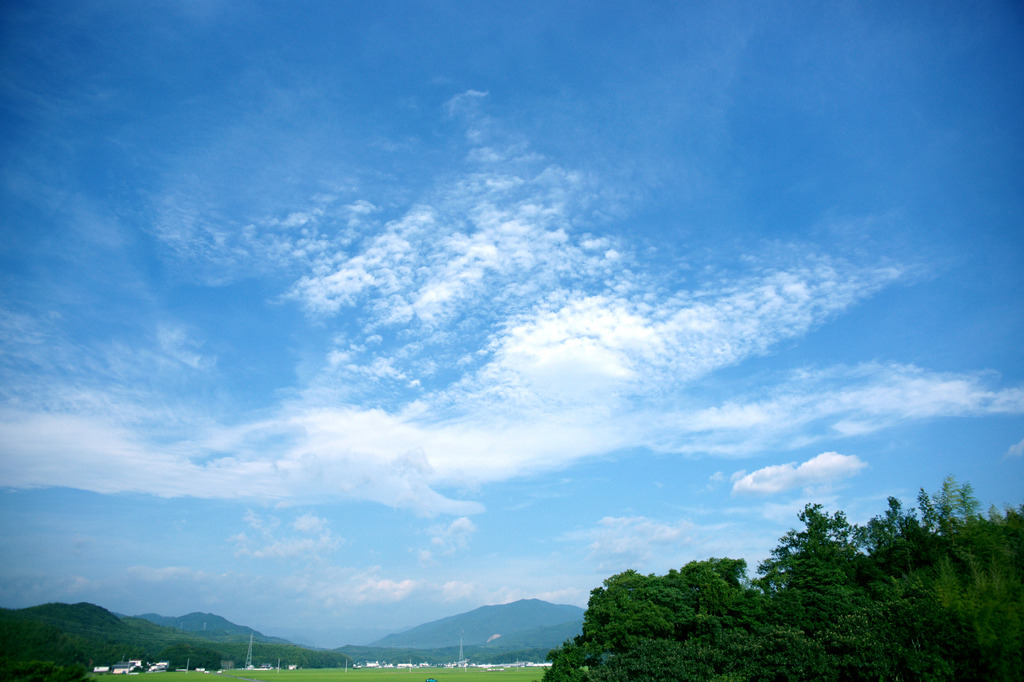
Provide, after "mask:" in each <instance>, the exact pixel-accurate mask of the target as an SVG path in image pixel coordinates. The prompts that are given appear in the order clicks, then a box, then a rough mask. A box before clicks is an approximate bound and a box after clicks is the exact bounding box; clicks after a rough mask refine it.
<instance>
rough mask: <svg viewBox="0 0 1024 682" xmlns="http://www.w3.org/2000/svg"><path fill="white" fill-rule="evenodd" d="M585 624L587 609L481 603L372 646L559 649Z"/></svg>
mask: <svg viewBox="0 0 1024 682" xmlns="http://www.w3.org/2000/svg"><path fill="white" fill-rule="evenodd" d="M582 627H583V609H581V608H580V607H578V606H569V605H567V604H550V603H548V602H545V601H541V600H539V599H521V600H519V601H516V602H512V603H510V604H500V605H496V606H481V607H480V608H478V609H475V610H473V611H469V612H467V613H462V614H459V615H456V616H450V617H448V618H442V619H440V620H435V621H432V622H429V623H424V624H423V625H419V626H417V627H414V628H412V629H410V630H406V631H404V632H401V633H397V634H393V635H388V636H387V637H384V638H382V639H380V640H378V641H376V642H374V643H373V644H371V645H370V646H373V647H382V648H403V649H441V648H445V647H454V646H458V645H460V644H463V645H473V646H487V645H490V646H493V647H500V648H538V647H540V648H542V647H548V648H555V647H557V646H559V645H561V644H562V642H564V641H565V640H566V639H567V638H568V637H572V636H573V635H575V634H578V633H579V632H580V630H581V629H582Z"/></svg>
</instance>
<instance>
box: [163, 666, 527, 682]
mask: <svg viewBox="0 0 1024 682" xmlns="http://www.w3.org/2000/svg"><path fill="white" fill-rule="evenodd" d="M544 670H545V668H508V669H505V670H498V669H494V670H486V669H483V668H460V669H453V668H414V669H412V670H411V671H410V670H409V669H402V670H391V669H388V670H381V669H366V668H361V669H358V670H356V669H349V670H347V671H346V670H345V669H344V668H321V669H309V670H282V671H280V672H278V671H277V670H231V671H226V672H224V673H223V674H222V675H220V676H215V675H212V674H207V675H206V677H205V678H204V679H199V678H198V677H197V676H199V675H203V674H204V673H197V672H190V673H161V674H160V676H159V680H160V681H161V682H171V680H169V679H168V678H172V679H173V680H174V682H217V681H218V680H220V681H221V682H231V680H230V679H227V678H234V679H236V680H259V681H260V682H424V680H426V679H427V678H431V677H432V678H434V679H435V680H437V682H487V680H492V681H493V682H540V679H541V678H542V677H543V676H544ZM186 675H187V677H186Z"/></svg>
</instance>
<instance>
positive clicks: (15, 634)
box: [0, 603, 349, 669]
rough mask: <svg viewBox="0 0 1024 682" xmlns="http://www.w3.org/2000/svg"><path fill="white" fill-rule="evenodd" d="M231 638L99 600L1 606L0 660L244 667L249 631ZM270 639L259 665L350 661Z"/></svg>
mask: <svg viewBox="0 0 1024 682" xmlns="http://www.w3.org/2000/svg"><path fill="white" fill-rule="evenodd" d="M225 622H227V621H225ZM236 627H240V626H236ZM246 632H247V633H248V632H251V630H248V629H247V631H246ZM230 639H231V640H232V641H224V640H223V639H217V638H210V637H204V636H202V634H201V633H195V632H185V631H182V630H179V629H177V628H171V627H165V626H161V625H157V624H155V623H152V622H150V621H148V620H146V619H143V618H132V617H127V616H126V617H118V616H116V615H115V614H113V613H111V612H110V611H107V610H106V609H104V608H102V607H99V606H96V605H94V604H86V603H81V604H43V605H40V606H33V607H30V608H26V609H0V663H3V664H4V665H8V664H10V663H18V662H27V661H49V662H52V663H55V664H57V665H59V666H71V665H82V666H87V667H91V666H97V665H112V664H113V663H116V662H118V661H122V660H128V659H142V660H143V661H148V662H156V661H168V662H169V663H170V665H171V667H172V668H183V667H185V665H186V663H189V664H190V665H191V667H193V668H195V667H201V668H202V667H205V668H208V669H218V668H221V667H222V666H226V665H231V664H235V665H239V666H240V665H242V664H244V662H245V658H246V654H247V653H248V646H249V636H248V634H245V635H244V636H243V635H242V634H240V633H239V634H235V635H232V636H231V638H230ZM267 639H268V638H264V639H263V641H259V642H258V644H257V645H255V646H254V647H253V663H254V664H256V665H260V664H262V663H268V664H274V665H276V664H277V662H278V659H280V661H281V664H282V665H285V664H295V665H299V666H302V667H304V668H329V667H340V666H344V665H345V664H346V662H347V661H348V660H349V659H348V657H347V656H345V655H344V654H342V653H340V652H337V651H314V650H310V649H306V648H304V647H300V646H297V645H295V644H289V643H283V640H278V641H267Z"/></svg>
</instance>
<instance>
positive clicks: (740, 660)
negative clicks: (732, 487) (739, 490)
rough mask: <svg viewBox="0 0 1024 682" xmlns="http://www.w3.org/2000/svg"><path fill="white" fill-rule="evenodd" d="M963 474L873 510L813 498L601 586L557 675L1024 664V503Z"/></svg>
mask: <svg viewBox="0 0 1024 682" xmlns="http://www.w3.org/2000/svg"><path fill="white" fill-rule="evenodd" d="M979 508H980V505H979V504H978V501H977V500H976V499H975V498H974V493H973V490H972V489H971V487H970V485H967V484H960V483H958V482H957V481H956V480H955V479H953V478H948V479H946V481H945V482H944V483H943V486H942V489H941V490H940V491H939V492H937V493H934V494H932V495H929V494H927V493H925V492H924V491H923V490H922V491H921V493H920V494H919V496H918V508H917V509H916V510H915V509H910V510H904V509H903V506H902V504H901V503H900V501H899V500H896V499H895V498H890V499H889V505H888V509H887V510H886V511H885V512H883V513H882V514H880V515H879V516H877V517H875V518H873V519H871V520H870V521H868V522H867V523H866V524H864V525H863V526H857V525H855V524H851V523H850V522H849V521H848V520H847V518H846V515H845V514H844V513H843V512H841V511H837V512H834V513H829V512H827V511H825V510H824V508H823V507H822V506H821V505H817V504H812V505H808V506H807V507H805V508H804V510H803V511H802V512H801V513H800V514H799V520H800V522H801V524H802V526H801V527H800V528H796V529H793V530H790V531H789V532H788V533H786V534H785V535H784V536H783V537H782V538H780V540H779V544H778V546H777V547H776V548H775V549H774V550H773V551H772V552H771V555H770V556H769V557H768V558H767V559H766V560H765V561H763V562H762V563H761V564H760V565H759V566H758V570H757V576H756V577H755V578H754V579H752V580H748V578H747V575H746V570H747V567H746V564H745V562H744V561H742V560H734V559H708V560H706V561H693V562H690V563H689V564H687V565H686V566H684V567H683V568H682V569H680V570H678V571H677V570H674V569H673V570H671V571H669V572H668V574H666V575H663V576H656V575H642V574H640V573H638V572H636V571H633V570H629V571H625V572H624V573H620V574H618V575H614V576H612V577H610V578H608V579H607V580H605V581H604V583H603V585H602V586H601V587H598V588H596V589H595V590H593V592H592V593H591V597H590V602H589V604H588V608H587V612H586V616H585V620H584V625H583V633H582V634H581V635H580V636H578V637H576V638H575V639H573V640H571V641H568V642H566V643H565V644H564V645H563V646H562V647H561V648H559V649H556V650H554V651H552V652H551V654H550V655H549V659H550V660H551V661H552V666H551V668H549V669H548V671H547V673H546V674H545V678H544V679H545V682H619V681H624V680H650V681H670V680H672V681H674V680H723V681H724V680H802V679H820V680H868V679H870V680H878V679H886V680H1021V679H1024V653H1022V652H1024V507H1020V508H1016V509H1014V508H1008V509H1006V510H1005V511H1004V512H1000V511H998V510H996V509H992V510H990V511H989V512H988V514H987V515H982V514H980V513H979V511H978V510H979Z"/></svg>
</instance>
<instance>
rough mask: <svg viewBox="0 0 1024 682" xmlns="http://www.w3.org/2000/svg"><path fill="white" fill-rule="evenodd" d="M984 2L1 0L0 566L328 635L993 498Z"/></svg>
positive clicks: (998, 412)
mask: <svg viewBox="0 0 1024 682" xmlns="http://www.w3.org/2000/svg"><path fill="white" fill-rule="evenodd" d="M1022 23H1024V16H1022V12H1021V9H1020V7H1019V6H1018V5H1016V4H1014V3H1001V2H992V3H986V2H979V3H969V4H966V5H965V4H963V3H953V2H949V3H928V4H920V3H897V4H895V5H894V4H893V3H888V2H884V3H820V4H817V3H757V4H754V5H751V4H750V3H729V2H713V3H703V4H702V3H626V4H623V3H613V2H560V3H551V2H521V1H520V2H514V3H511V2H508V3H506V2H488V3H471V2H430V3H420V2H411V1H410V2H373V3H358V2H347V3H342V2H338V3H301V2H289V3H256V2H252V3H249V2H215V1H210V2H198V1H185V0H182V1H172V0H166V1H163V2H152V3H136V2H118V1H114V2H80V3H68V4H65V5H63V6H55V5H53V3H38V4H37V3H26V2H8V3H5V4H4V8H3V10H2V21H0V31H2V39H0V105H2V106H0V117H2V118H0V128H2V129H3V130H4V131H5V132H4V134H3V135H2V136H0V162H2V175H0V230H2V235H0V237H2V239H0V542H2V546H3V547H4V551H3V557H4V558H3V560H2V562H0V605H3V606H6V607H23V606H29V605H32V604H37V603H42V602H47V601H65V602H77V601H90V602H94V603H98V604H100V605H102V606H105V607H107V608H109V609H111V610H115V611H118V612H121V613H129V614H134V613H143V612H147V611H155V612H158V613H161V614H164V615H181V614H184V613H188V612H191V611H210V612H214V613H217V614H220V615H222V616H224V617H226V618H228V619H230V620H232V621H234V622H238V623H242V624H246V625H251V626H253V627H256V628H257V629H260V630H262V631H264V632H266V633H268V634H275V635H281V636H286V637H292V638H294V639H299V640H301V641H304V642H311V643H314V644H317V645H322V646H339V645H342V644H346V643H358V642H363V641H367V640H369V639H372V638H373V637H374V636H376V635H380V634H385V633H387V632H392V631H396V630H398V629H401V628H403V627H407V626H412V625H416V624H419V623H421V622H424V621H428V620H433V619H436V618H440V617H444V616H447V615H452V614H454V613H459V612H462V611H466V610H470V609H472V608H476V607H478V606H481V605H484V604H494V603H502V602H507V601H511V600H515V599H520V598H533V597H536V598H541V599H546V600H548V601H552V602H556V603H572V604H579V605H581V606H582V605H585V604H586V600H587V597H588V594H589V591H590V590H591V589H593V588H594V587H596V586H598V585H600V583H601V581H602V580H603V579H604V578H606V577H608V576H609V575H612V574H614V573H617V572H619V571H622V570H625V569H627V568H635V569H638V570H641V571H643V572H657V573H663V572H665V571H667V570H668V569H669V568H673V567H676V568H677V567H679V566H682V565H683V564H685V563H686V562H687V561H690V560H693V559H702V558H707V557H711V556H731V557H743V558H746V559H747V561H748V563H749V564H750V567H751V573H753V572H754V570H755V569H756V565H757V562H758V561H760V560H761V559H763V558H765V557H766V556H767V554H768V552H769V551H770V550H771V548H772V547H774V545H775V543H776V541H777V539H778V538H779V536H780V535H782V534H783V533H784V532H785V531H786V530H787V529H789V528H790V527H792V526H794V525H795V524H796V523H797V519H796V513H797V511H798V510H799V509H800V508H802V506H803V505H804V504H806V503H807V502H811V501H814V502H821V503H823V504H825V505H826V506H827V507H828V508H830V509H843V510H845V511H846V512H847V513H848V515H849V516H850V518H851V519H852V520H854V521H858V522H863V521H865V520H867V519H868V518H870V517H871V516H873V515H875V514H878V513H880V512H881V511H882V510H883V509H884V508H885V499H886V497H887V496H890V495H892V496H896V497H899V498H901V499H903V500H905V501H907V502H908V503H910V504H912V503H913V500H914V499H915V497H916V494H917V491H918V489H919V488H921V487H924V488H925V489H927V490H936V489H937V488H938V487H939V486H940V484H941V481H942V479H943V478H944V477H945V476H947V475H950V474H952V475H954V476H956V477H957V478H958V479H959V480H961V481H966V482H970V483H971V484H972V485H973V486H974V488H975V490H976V492H977V495H978V497H979V498H980V499H981V501H982V502H983V503H984V504H985V505H986V506H987V505H989V504H995V505H997V506H1002V505H1004V504H1013V505H1018V504H1021V503H1022V502H1024V495H1022V491H1024V486H1022V483H1024V365H1022V362H1021V360H1022V344H1021V339H1022V338H1024V315H1022V313H1024V306H1022V303H1021V301H1022V300H1024V267H1022V264H1024V191H1022V190H1024V177H1022V175H1024V171H1022V168H1024V158H1022V157H1024V153H1022V152H1024V135H1022V133H1024V124H1022V121H1024V116H1022V114H1021V112H1022V110H1024V39H1022V36H1024V31H1022V28H1024V26H1022Z"/></svg>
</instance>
